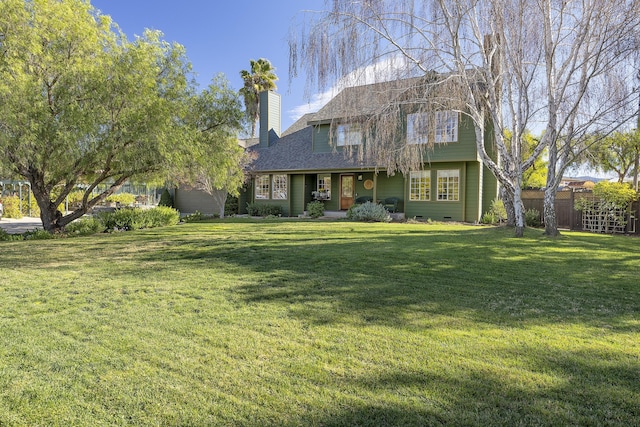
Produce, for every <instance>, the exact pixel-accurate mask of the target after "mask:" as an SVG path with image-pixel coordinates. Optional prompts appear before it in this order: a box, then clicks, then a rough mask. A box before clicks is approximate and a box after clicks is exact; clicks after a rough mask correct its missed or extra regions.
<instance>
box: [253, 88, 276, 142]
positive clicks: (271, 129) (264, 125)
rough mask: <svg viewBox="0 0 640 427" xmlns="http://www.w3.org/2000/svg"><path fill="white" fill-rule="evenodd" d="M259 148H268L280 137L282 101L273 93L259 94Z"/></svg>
mask: <svg viewBox="0 0 640 427" xmlns="http://www.w3.org/2000/svg"><path fill="white" fill-rule="evenodd" d="M259 96H260V117H261V119H260V129H259V132H260V134H259V136H260V140H259V141H260V147H268V146H270V145H271V144H272V143H273V142H274V141H275V140H276V139H277V138H278V137H279V136H280V133H281V132H280V127H281V126H280V122H281V120H280V116H281V114H280V110H281V105H282V101H281V100H280V95H278V94H277V93H275V92H271V91H265V92H260V95H259Z"/></svg>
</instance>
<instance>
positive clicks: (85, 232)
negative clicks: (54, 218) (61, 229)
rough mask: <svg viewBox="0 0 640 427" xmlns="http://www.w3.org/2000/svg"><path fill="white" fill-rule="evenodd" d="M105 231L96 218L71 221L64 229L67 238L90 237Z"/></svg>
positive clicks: (102, 224) (101, 223)
mask: <svg viewBox="0 0 640 427" xmlns="http://www.w3.org/2000/svg"><path fill="white" fill-rule="evenodd" d="M104 230H105V226H104V223H103V222H102V221H101V220H100V219H99V218H97V217H93V216H90V217H84V218H80V219H77V220H75V221H73V222H72V223H71V224H69V225H67V226H66V227H65V231H66V232H67V234H68V235H69V236H90V235H92V234H96V233H101V232H103V231H104Z"/></svg>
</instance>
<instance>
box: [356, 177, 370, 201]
mask: <svg viewBox="0 0 640 427" xmlns="http://www.w3.org/2000/svg"><path fill="white" fill-rule="evenodd" d="M355 175H356V199H357V198H358V197H364V196H367V197H371V199H373V188H372V189H371V190H367V189H366V188H364V182H365V181H366V180H368V179H370V180H371V181H373V172H356V173H355ZM360 177H362V179H360Z"/></svg>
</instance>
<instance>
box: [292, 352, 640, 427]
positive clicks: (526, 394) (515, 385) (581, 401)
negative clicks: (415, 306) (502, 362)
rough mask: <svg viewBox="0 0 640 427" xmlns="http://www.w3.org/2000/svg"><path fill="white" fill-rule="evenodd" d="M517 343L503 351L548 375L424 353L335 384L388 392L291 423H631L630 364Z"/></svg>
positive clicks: (638, 393)
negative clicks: (413, 366)
mask: <svg viewBox="0 0 640 427" xmlns="http://www.w3.org/2000/svg"><path fill="white" fill-rule="evenodd" d="M522 350H524V351H523V352H521V351H520V350H517V352H518V354H509V355H508V356H513V357H517V358H518V360H519V362H520V363H521V365H522V368H520V370H525V369H526V370H531V372H532V373H534V374H535V375H539V376H544V375H549V374H551V373H552V374H553V375H554V380H553V381H549V382H547V383H545V381H544V380H543V379H541V378H539V377H538V378H537V380H531V379H530V378H525V379H524V380H521V381H514V380H513V378H510V377H509V376H508V375H509V374H508V372H506V369H505V372H503V373H501V372H500V370H499V369H500V368H501V367H497V368H498V370H493V371H490V370H489V369H486V368H485V367H483V366H482V365H481V364H475V365H472V367H467V369H464V370H461V369H455V368H452V369H450V370H448V371H447V370H442V369H441V367H437V368H433V367H432V366H430V364H429V361H428V360H426V361H425V365H424V368H422V369H421V370H419V371H410V372H407V371H402V372H401V371H394V372H391V373H388V374H379V373H375V372H372V373H370V374H368V375H365V376H360V377H349V378H347V379H346V380H345V381H346V383H347V384H346V385H344V386H343V387H344V388H346V389H349V390H355V392H356V393H357V394H358V395H361V396H367V395H369V396H370V395H372V394H373V395H377V396H380V395H384V394H388V395H391V396H394V397H395V399H394V398H392V399H387V400H385V399H375V398H372V399H367V400H364V399H363V400H355V399H354V401H353V402H350V404H344V405H340V406H337V408H338V409H337V410H336V411H335V412H333V413H328V414H327V413H325V414H322V415H320V414H318V413H317V412H311V413H309V414H307V415H303V416H302V417H301V418H302V420H301V421H300V423H294V424H292V425H323V426H355V425H357V426H423V425H429V426H432V425H433V426H436V425H477V426H486V425H496V423H499V425H505V426H511V425H548V426H565V425H612V426H627V425H635V424H636V422H637V419H638V418H637V417H638V416H639V415H640V403H638V402H640V400H639V397H640V383H638V381H637V378H638V374H639V369H638V367H637V366H633V365H632V364H626V365H624V364H621V363H617V362H615V361H614V362H612V360H615V355H614V354H610V355H609V357H607V358H606V359H605V360H604V361H600V362H598V361H597V359H594V358H593V357H592V355H589V354H583V352H581V351H574V352H572V351H558V350H554V351H549V350H548V349H546V348H537V347H528V348H526V349H522ZM501 374H504V375H505V376H504V377H503V376H501ZM527 380H529V381H527ZM402 397H404V398H402Z"/></svg>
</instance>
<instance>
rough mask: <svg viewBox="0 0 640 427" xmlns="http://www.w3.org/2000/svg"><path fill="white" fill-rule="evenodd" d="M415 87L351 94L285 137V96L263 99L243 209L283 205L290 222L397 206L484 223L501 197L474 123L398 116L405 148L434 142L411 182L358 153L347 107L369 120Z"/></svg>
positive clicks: (358, 136) (449, 115)
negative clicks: (315, 204) (384, 97)
mask: <svg viewBox="0 0 640 427" xmlns="http://www.w3.org/2000/svg"><path fill="white" fill-rule="evenodd" d="M410 84H411V81H409V80H404V81H403V80H400V81H395V82H387V83H378V84H373V85H366V86H358V87H352V88H347V89H345V90H343V91H342V92H340V94H338V95H337V96H336V97H335V98H333V99H332V100H331V101H329V102H328V103H327V104H326V105H325V106H324V107H323V108H322V109H321V110H320V111H318V112H317V113H314V114H307V115H305V116H304V117H302V118H301V119H299V120H298V121H297V122H296V123H294V124H293V125H292V126H291V127H290V128H289V129H287V130H286V131H285V132H283V133H281V132H280V96H279V95H278V94H276V93H273V92H263V93H262V94H261V99H260V137H259V143H257V144H255V145H253V146H251V147H249V148H248V149H249V150H250V151H252V152H253V153H254V156H255V160H254V161H253V164H252V165H251V180H250V183H249V185H248V187H247V191H246V192H245V193H244V196H243V198H242V199H241V205H242V204H243V203H247V202H248V203H267V204H271V205H279V206H281V208H282V211H283V214H284V215H286V216H299V215H301V214H303V213H304V211H305V209H306V206H307V203H309V202H311V201H313V200H321V201H322V202H323V203H324V205H325V211H346V210H347V209H348V208H349V207H350V206H352V205H353V204H354V203H357V202H363V201H365V200H371V201H373V202H379V203H384V201H385V200H386V201H387V202H388V201H389V199H392V198H393V199H395V202H396V204H395V210H396V211H397V212H398V213H399V214H400V215H399V216H400V217H402V216H403V215H402V214H404V217H405V218H414V217H415V218H422V219H427V218H430V219H433V220H438V221H442V220H452V221H464V222H479V221H480V219H481V217H482V214H483V213H484V212H486V211H488V210H489V207H490V205H491V201H492V200H493V199H495V198H496V197H497V194H498V190H497V181H496V179H495V177H494V176H493V175H492V174H491V173H490V172H489V170H488V169H487V168H486V167H485V166H483V163H482V160H481V159H480V157H479V155H478V151H477V148H476V135H475V129H474V127H473V124H472V123H471V121H470V120H469V119H468V118H466V117H465V116H464V115H462V114H459V113H457V112H453V111H439V110H436V111H431V112H430V113H423V112H411V111H413V110H412V109H411V108H405V109H404V111H405V112H404V113H402V112H401V113H400V114H399V115H398V125H399V126H401V127H402V132H401V137H400V138H402V139H403V141H401V143H403V144H427V143H429V142H430V143H431V145H430V150H429V155H428V161H427V162H425V163H423V164H422V165H421V167H419V168H415V170H410V171H408V172H407V173H405V174H403V173H399V172H396V173H393V174H388V173H387V172H386V170H387V168H386V167H384V165H381V164H376V162H374V161H372V160H368V159H367V158H366V156H363V155H362V151H358V148H362V147H361V145H363V144H366V138H365V137H364V136H363V134H362V131H361V128H360V126H359V125H358V123H355V122H353V121H350V120H352V119H343V117H341V116H344V115H345V113H344V105H345V100H348V104H349V109H350V111H351V112H353V110H354V109H356V110H358V111H361V117H365V118H366V117H367V115H369V114H370V112H371V110H372V109H374V108H375V107H376V105H375V104H376V102H378V101H377V100H376V99H377V98H378V96H377V94H380V93H383V92H385V91H395V92H396V93H397V95H396V96H403V94H404V96H405V97H406V94H410V93H412V92H411V91H409V90H407V91H404V90H403V87H409V86H410ZM403 105H409V106H410V105H411V99H410V98H409V99H403ZM401 111H403V110H401ZM427 115H429V117H427ZM352 116H353V114H351V117H352ZM485 139H487V138H485ZM486 144H487V146H489V145H490V144H489V142H488V141H487V142H486Z"/></svg>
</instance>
